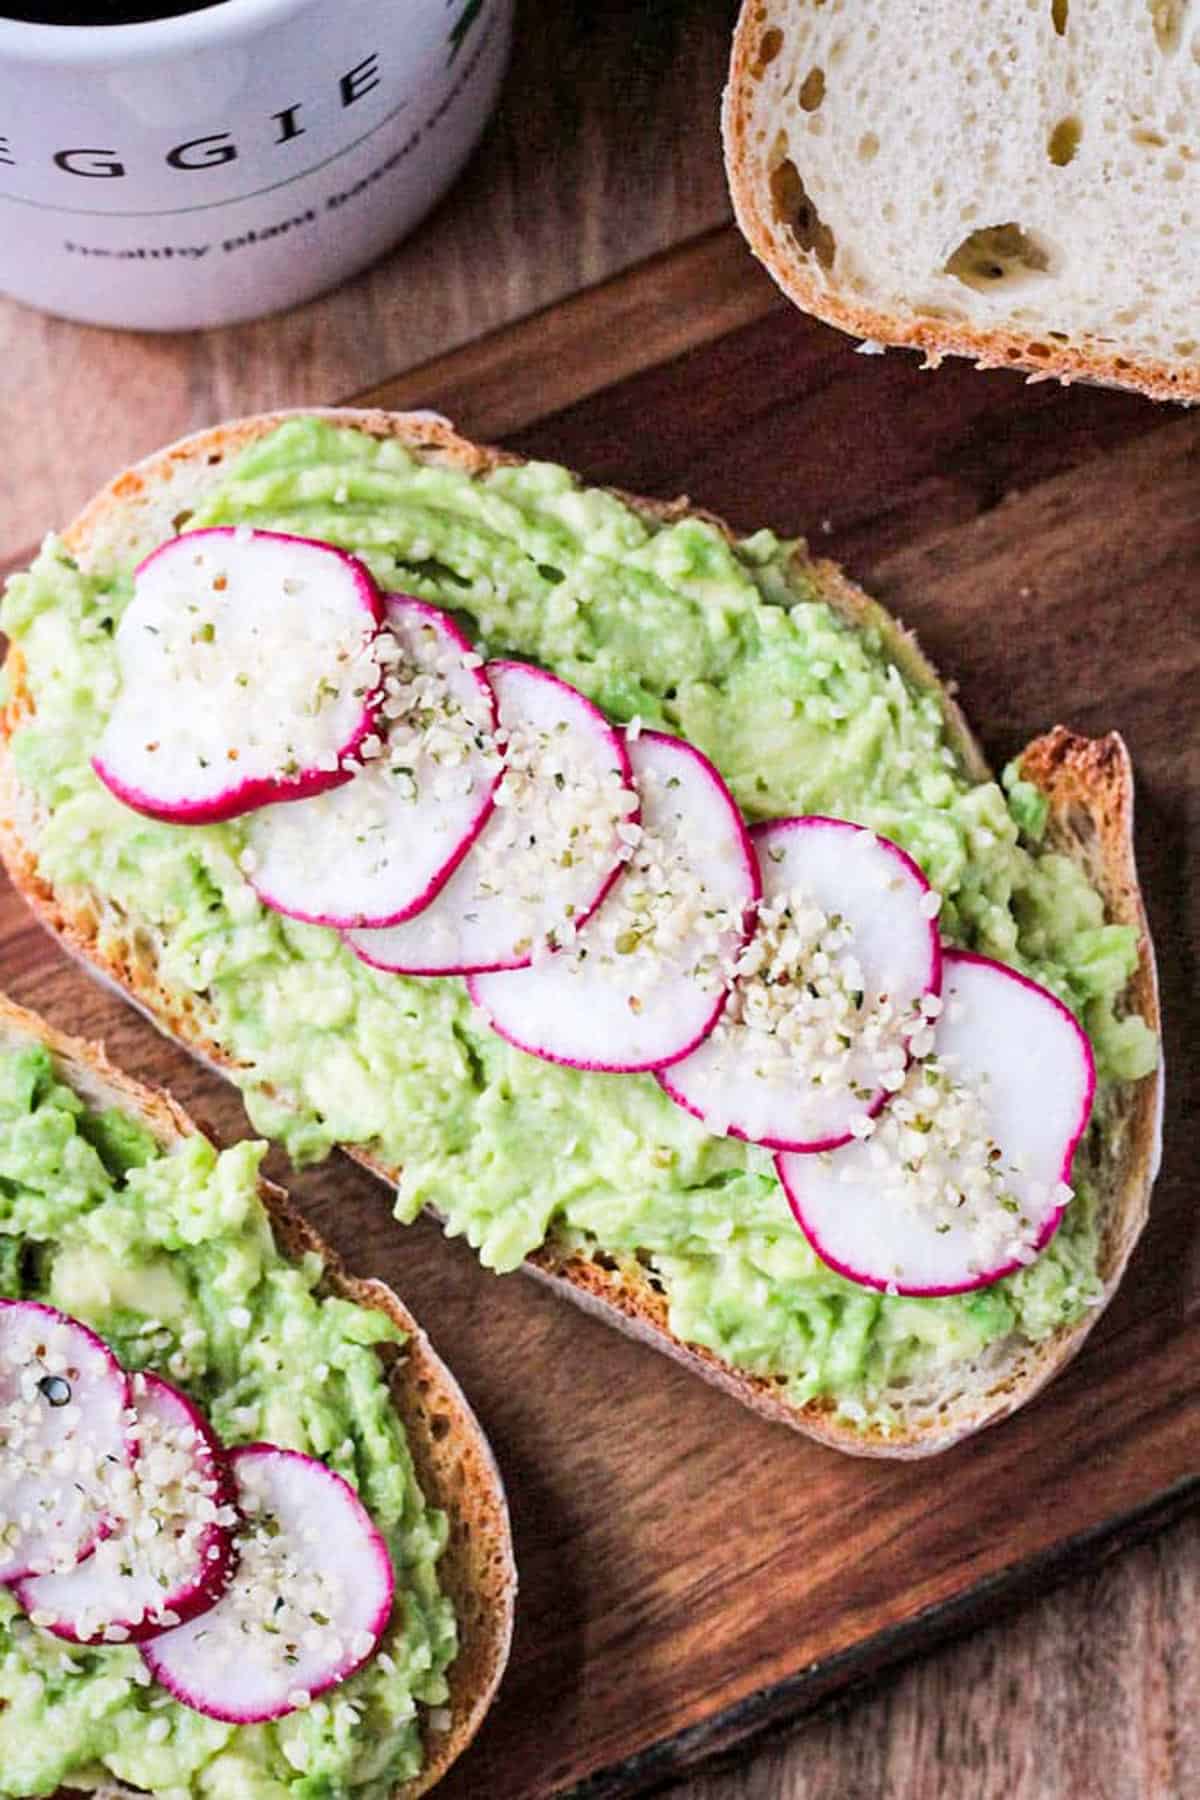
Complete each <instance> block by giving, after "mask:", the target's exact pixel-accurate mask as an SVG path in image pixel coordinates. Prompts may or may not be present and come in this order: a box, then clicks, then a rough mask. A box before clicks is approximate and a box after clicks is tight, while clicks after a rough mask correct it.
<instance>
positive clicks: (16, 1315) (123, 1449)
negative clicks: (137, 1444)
mask: <svg viewBox="0 0 1200 1800" xmlns="http://www.w3.org/2000/svg"><path fill="white" fill-rule="evenodd" d="M129 1402H130V1393H129V1381H128V1378H127V1376H126V1374H125V1372H124V1370H123V1369H122V1368H121V1366H120V1364H119V1363H118V1362H117V1359H116V1357H115V1356H113V1354H112V1352H111V1351H110V1350H109V1349H108V1347H107V1345H106V1344H103V1343H102V1342H101V1341H100V1339H99V1338H98V1337H97V1336H96V1334H95V1332H94V1331H89V1330H88V1328H87V1326H86V1325H81V1324H80V1323H79V1321H78V1320H77V1319H70V1318H68V1317H67V1316H66V1314H65V1313H60V1312H56V1311H55V1310H54V1308H53V1307H50V1306H42V1305H39V1304H38V1303H37V1302H36V1301H32V1300H0V1581H6V1582H11V1581H16V1580H19V1579H20V1578H21V1577H22V1576H25V1575H32V1574H44V1573H48V1572H49V1571H51V1570H62V1569H72V1568H74V1566H75V1564H76V1563H77V1562H78V1561H79V1559H80V1558H81V1557H83V1556H86V1555H87V1553H88V1551H89V1550H90V1549H91V1548H92V1546H93V1545H94V1544H95V1543H96V1542H97V1540H98V1539H99V1538H100V1537H101V1536H102V1535H103V1533H104V1532H105V1531H106V1530H107V1529H108V1517H109V1507H110V1502H111V1498H112V1493H113V1489H114V1483H115V1482H116V1481H117V1479H118V1477H119V1476H120V1475H121V1474H122V1473H123V1472H124V1471H125V1470H126V1469H127V1468H128V1464H129V1461H130V1458H131V1456H132V1454H133V1441H132V1439H131V1438H130V1436H129V1416H128V1413H129Z"/></svg>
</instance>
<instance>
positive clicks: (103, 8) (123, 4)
mask: <svg viewBox="0 0 1200 1800" xmlns="http://www.w3.org/2000/svg"><path fill="white" fill-rule="evenodd" d="M226 3H227V0H174V4H173V5H172V4H170V0H168V3H167V4H166V5H164V4H163V0H158V4H157V5H155V4H153V0H143V3H142V5H140V6H139V5H138V4H137V0H74V4H69V5H63V6H51V5H50V4H48V0H42V4H41V5H40V6H38V5H29V6H22V5H21V4H20V0H0V19H20V20H21V21H22V22H23V23H24V24H26V25H144V24H145V23H146V21H147V20H148V19H173V18H175V17H176V16H177V15H178V14H180V13H194V12H207V11H208V10H209V8H210V7H213V6H224V5H225V4H226Z"/></svg>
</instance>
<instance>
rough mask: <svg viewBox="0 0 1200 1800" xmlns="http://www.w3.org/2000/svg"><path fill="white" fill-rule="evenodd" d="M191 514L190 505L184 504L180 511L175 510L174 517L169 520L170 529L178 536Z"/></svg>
mask: <svg viewBox="0 0 1200 1800" xmlns="http://www.w3.org/2000/svg"><path fill="white" fill-rule="evenodd" d="M191 516H192V509H191V507H190V506H185V507H184V509H183V511H182V512H177V513H176V514H175V517H174V518H173V519H172V520H171V530H172V531H173V532H174V533H175V535H176V537H178V535H179V533H180V532H181V531H182V530H183V528H184V526H185V525H186V524H187V522H188V520H189V519H190V518H191Z"/></svg>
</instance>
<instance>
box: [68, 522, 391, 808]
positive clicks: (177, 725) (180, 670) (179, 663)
mask: <svg viewBox="0 0 1200 1800" xmlns="http://www.w3.org/2000/svg"><path fill="white" fill-rule="evenodd" d="M382 618H383V601H382V598H381V596H380V594H379V590H378V589H377V588H376V586H375V583H374V581H373V580H372V578H371V575H370V573H369V572H368V570H367V569H366V568H365V567H364V566H363V564H362V563H360V562H359V561H358V560H357V558H356V557H353V556H349V555H347V554H346V552H345V551H343V550H337V549H335V548H334V547H333V546H332V545H331V544H320V543H317V542H315V541H314V540H313V539H310V538H299V537H289V536H286V535H284V534H283V533H281V532H276V531H251V530H249V529H248V528H247V527H245V526H241V525H239V526H237V527H230V526H214V527H213V528H212V529H211V530H204V531H193V532H188V533H187V534H185V536H183V537H177V538H172V539H171V540H170V542H169V543H166V544H163V545H161V546H160V547H159V548H158V549H157V550H155V551H153V552H152V553H151V555H149V556H148V557H147V558H146V560H145V561H144V562H143V563H142V564H140V566H139V567H138V569H137V571H136V572H135V575H134V587H133V599H132V600H131V601H130V603H129V605H128V607H127V608H126V610H125V612H124V614H123V615H122V617H121V621H120V624H119V625H118V626H117V633H116V651H117V665H118V668H119V671H120V676H121V687H120V692H119V694H118V697H117V700H116V704H115V705H114V707H113V710H112V712H111V714H110V715H109V719H108V723H107V725H106V726H105V728H104V733H103V736H102V737H101V739H100V743H99V746H98V748H97V750H96V754H95V756H94V757H93V759H92V766H93V768H94V769H95V771H96V773H97V775H99V777H100V779H101V781H103V782H104V783H105V785H106V786H107V787H108V788H110V789H111V790H112V792H113V793H114V794H115V795H116V796H117V798H118V799H119V800H123V801H124V802H125V803H126V805H128V806H132V807H134V808H136V810H137V811H138V812H144V813H149V814H150V815H151V817H152V818H157V819H167V820H170V821H173V822H174V823H176V824H181V825H200V824H205V823H208V822H211V821H213V820H216V819H231V818H234V817H236V816H237V815H238V814H239V813H245V812H250V811H251V810H252V809H253V808H254V807H257V806H265V805H267V804H268V803H269V802H271V801H276V800H299V799H303V798H304V797H305V796H306V795H308V794H316V793H320V792H322V791H323V790H324V789H326V788H332V787H336V786H337V785H338V784H339V783H340V782H344V781H347V780H349V778H350V774H351V773H352V770H353V767H354V766H355V759H356V758H357V756H358V753H359V751H360V749H361V748H362V745H363V743H364V741H365V740H366V739H368V738H369V737H370V735H371V734H372V732H373V731H374V729H375V720H376V715H377V713H378V710H379V700H380V693H379V687H380V683H379V668H378V664H377V661H376V653H375V638H376V633H377V630H378V626H379V624H380V621H381V620H382Z"/></svg>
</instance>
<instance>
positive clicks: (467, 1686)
mask: <svg viewBox="0 0 1200 1800" xmlns="http://www.w3.org/2000/svg"><path fill="white" fill-rule="evenodd" d="M29 1042H34V1043H39V1044H43V1045H45V1047H46V1049H48V1050H49V1052H50V1054H51V1056H52V1058H53V1060H54V1066H55V1071H56V1073H57V1075H58V1077H59V1079H60V1080H61V1081H62V1082H64V1083H65V1084H66V1085H67V1086H68V1087H70V1088H73V1089H74V1090H75V1092H76V1093H77V1094H79V1096H80V1098H81V1099H83V1100H84V1101H86V1102H87V1104H88V1105H90V1106H96V1107H118V1108H120V1110H121V1111H122V1112H123V1113H126V1114H128V1115H129V1116H130V1117H132V1118H134V1119H136V1120H137V1121H138V1123H139V1124H140V1125H143V1126H145V1128H146V1129H147V1130H148V1131H149V1132H150V1133H151V1134H152V1135H153V1136H154V1137H155V1138H156V1139H157V1140H158V1142H159V1143H160V1144H162V1145H163V1146H164V1148H168V1149H169V1148H170V1147H171V1145H173V1144H175V1143H178V1142H179V1140H180V1139H181V1138H184V1137H189V1136H191V1135H192V1134H193V1133H195V1132H197V1131H198V1130H199V1126H197V1125H196V1123H195V1122H194V1121H193V1120H192V1119H191V1118H189V1116H188V1114H187V1113H186V1112H184V1110H183V1108H182V1107H181V1106H179V1105H178V1104H177V1103H176V1101H175V1100H173V1099H172V1097H171V1096H170V1094H167V1093H164V1092H163V1091H161V1090H160V1089H157V1088H151V1087H147V1086H145V1085H144V1084H143V1083H142V1082H140V1081H134V1080H132V1079H131V1078H130V1077H129V1076H128V1075H125V1074H123V1073H122V1071H121V1070H120V1069H117V1068H114V1067H113V1065H112V1064H111V1063H110V1062H109V1060H108V1058H107V1056H106V1055H105V1053H104V1049H103V1046H101V1045H99V1044H92V1043H88V1042H87V1041H86V1040H85V1039H83V1038H73V1037H65V1036H64V1035H63V1034H62V1033H61V1032H59V1031H55V1030H54V1028H53V1027H52V1026H51V1025H49V1024H47V1022H46V1021H45V1020H44V1019H41V1018H39V1017H38V1015H37V1014H36V1013H32V1012H27V1011H26V1010H25V1009H24V1008H23V1007H20V1006H15V1005H14V1004H13V1003H12V1001H11V1000H9V999H7V998H6V997H5V996H4V995H3V994H0V1044H2V1045H3V1047H4V1048H5V1049H12V1048H15V1047H17V1046H19V1045H21V1044H24V1043H29ZM259 1193H260V1196H261V1198H262V1202H263V1205H264V1207H265V1208H266V1210H267V1213H268V1216H269V1217H270V1220H271V1228H272V1230H273V1232H274V1234H275V1242H276V1243H277V1244H278V1246H279V1248H280V1250H281V1251H282V1253H283V1254H284V1255H285V1256H288V1257H291V1258H295V1259H298V1258H300V1257H302V1256H304V1255H305V1254H307V1253H308V1252H310V1251H314V1252H315V1253H316V1254H317V1255H318V1256H319V1257H320V1258H321V1261H322V1263H323V1264H324V1268H325V1274H324V1277H323V1280H322V1284H321V1288H320V1290H319V1291H320V1292H322V1293H330V1294H336V1295H339V1296H340V1297H341V1298H343V1299H346V1300H353V1301H355V1302H356V1303H357V1304H358V1305H359V1306H370V1307H374V1308H375V1309H376V1310H377V1311H379V1312H383V1313H386V1314H387V1315H388V1317H389V1318H391V1319H394V1320H395V1322H396V1324H397V1325H398V1326H399V1327H400V1329H401V1330H402V1331H403V1332H404V1333H405V1335H406V1337H407V1343H406V1344H405V1346H404V1349H403V1350H402V1351H400V1352H399V1353H395V1354H390V1355H388V1362H389V1382H390V1386H391V1392H392V1398H393V1401H394V1404H395V1407H396V1411H397V1413H398V1414H399V1415H400V1418H401V1419H402V1420H403V1423H404V1430H405V1435H406V1437H407V1439H408V1445H409V1449H410V1451H411V1452H412V1458H413V1464H414V1466H415V1469H416V1474H417V1479H418V1481H419V1482H420V1484H421V1491H422V1492H423V1494H424V1495H425V1498H426V1500H427V1501H428V1502H429V1504H430V1505H431V1506H434V1507H438V1508H440V1509H441V1510H442V1511H443V1512H444V1513H445V1514H446V1516H447V1518H448V1520H449V1523H450V1530H449V1536H448V1539H447V1544H446V1549H445V1551H444V1553H443V1555H442V1557H441V1560H440V1561H439V1563H438V1572H439V1575H440V1578H441V1581H442V1583H443V1585H444V1587H445V1590H446V1592H447V1594H448V1595H449V1597H450V1599H451V1600H452V1602H453V1604H454V1612H455V1616H456V1618H457V1620H458V1626H459V1636H460V1648H459V1652H458V1656H457V1657H456V1658H455V1661H454V1663H453V1664H452V1665H451V1667H450V1669H449V1671H448V1673H447V1680H448V1682H449V1685H450V1699H449V1704H448V1711H449V1715H450V1720H449V1726H448V1729H447V1730H445V1731H442V1732H427V1733H426V1734H425V1757H426V1760H425V1767H424V1768H423V1770H422V1771H421V1774H420V1775H419V1776H418V1777H417V1778H416V1779H415V1780H413V1781H410V1782H406V1783H404V1784H403V1785H402V1786H400V1787H399V1788H397V1789H396V1793H395V1800H417V1796H418V1795H419V1794H424V1793H427V1792H428V1791H429V1789H430V1788H431V1787H433V1785H434V1784H435V1782H437V1781H440V1779H441V1777H442V1776H443V1775H444V1774H445V1773H446V1770H447V1769H448V1768H449V1767H450V1765H451V1763H453V1762H454V1761H455V1760H456V1759H457V1758H458V1757H459V1756H460V1755H461V1754H462V1752H463V1751H464V1750H465V1749H466V1747H467V1745H468V1744H469V1743H470V1742H471V1739H472V1738H473V1737H474V1736H475V1733H476V1732H477V1731H478V1729H479V1726H480V1724H481V1723H482V1721H483V1717H484V1714H485V1713H486V1712H487V1709H488V1706H489V1705H490V1703H491V1700H492V1697H493V1695H494V1694H495V1692H496V1689H497V1687H498V1686H499V1683H500V1678H501V1676H502V1675H503V1673H504V1667H505V1664H506V1662H507V1661H508V1652H509V1646H510V1644H511V1641H512V1631H513V1609H514V1605H515V1600H516V1590H517V1577H516V1568H515V1565H514V1563H513V1549H512V1532H511V1529H510V1526H509V1519H508V1505H507V1502H506V1500H505V1497H504V1484H503V1481H502V1480H501V1477H500V1471H499V1469H498V1468H497V1466H496V1461H495V1458H494V1457H493V1455H492V1452H491V1448H490V1446H489V1444H488V1441H487V1439H486V1437H485V1436H484V1434H483V1430H482V1428H481V1426H480V1424H479V1421H478V1419H477V1418H476V1417H475V1414H474V1413H473V1412H472V1411H471V1407H470V1405H469V1403H468V1401H467V1399H466V1397H465V1396H464V1394H463V1392H462V1389H461V1388H460V1387H459V1385H458V1383H457V1382H456V1381H455V1379H454V1377H453V1375H452V1374H451V1373H450V1371H449V1369H448V1368H447V1367H446V1365H445V1363H444V1362H443V1361H442V1359H441V1358H440V1356H438V1355H437V1353H436V1352H435V1351H434V1350H433V1348H432V1346H431V1345H430V1342H429V1339H428V1338H427V1337H426V1336H425V1333H424V1332H423V1331H422V1329H421V1327H420V1326H419V1325H418V1324H417V1321H416V1320H415V1319H414V1318H413V1316H412V1314H411V1313H410V1312H409V1310H408V1308H407V1307H406V1306H405V1305H404V1303H403V1301H402V1300H400V1299H399V1298H398V1296H397V1295H396V1294H394V1293H393V1292H392V1290H391V1289H390V1288H388V1287H385V1286H384V1284H383V1282H381V1281H369V1280H361V1279H359V1278H357V1277H355V1276H352V1275H350V1274H348V1273H347V1271H346V1269H345V1268H344V1266H343V1265H342V1263H341V1261H340V1259H339V1258H338V1257H337V1256H335V1255H334V1253H333V1251H332V1250H330V1249H328V1248H327V1246H326V1245H325V1244H323V1243H322V1241H321V1239H320V1238H319V1237H318V1236H317V1234H316V1232H315V1231H313V1230H312V1228H311V1226H309V1225H308V1224H307V1223H306V1222H305V1220H304V1219H302V1218H301V1217H300V1215H299V1214H298V1213H297V1212H296V1211H295V1209H294V1207H293V1206H292V1203H291V1201H290V1200H289V1198H288V1196H287V1194H286V1193H284V1191H283V1189H282V1188H279V1187H276V1186H275V1184H274V1183H273V1182H269V1181H261V1182H260V1183H259ZM385 1354H387V1353H386V1352H385ZM95 1791H97V1792H99V1793H100V1794H101V1795H105V1796H114V1797H115V1796H117V1795H122V1796H124V1795H130V1796H132V1795H133V1794H134V1790H132V1789H130V1788H127V1787H123V1786H121V1785H120V1784H119V1783H113V1782H107V1783H106V1784H104V1785H103V1786H101V1787H100V1788H99V1789H97V1790H95Z"/></svg>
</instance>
